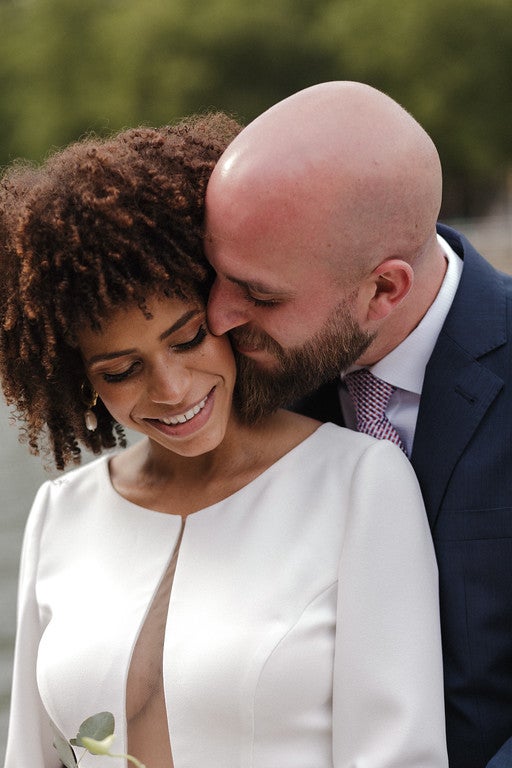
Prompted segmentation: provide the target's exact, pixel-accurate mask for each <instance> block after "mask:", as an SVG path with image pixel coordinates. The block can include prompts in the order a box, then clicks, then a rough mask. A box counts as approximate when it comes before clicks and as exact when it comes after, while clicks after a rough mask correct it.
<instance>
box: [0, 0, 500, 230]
mask: <svg viewBox="0 0 512 768" xmlns="http://www.w3.org/2000/svg"><path fill="white" fill-rule="evenodd" d="M511 75H512V3H511V2H510V0H428V2H426V0H385V2H384V1H383V0H0V165H5V164H6V163H8V162H9V161H10V160H12V159H14V158H16V157H24V158H28V159H31V160H34V161H38V160H40V159H41V158H42V157H44V156H45V155H46V154H47V152H48V151H49V149H50V148H52V147H55V146H60V145H62V144H65V143H67V142H69V141H71V140H73V139H75V138H77V137H79V136H81V135H83V134H84V133H87V132H89V131H96V132H99V133H104V132H108V131H111V130H115V129H118V128H122V127H125V126H131V125H137V124H140V123H145V124H150V125H151V124H153V125H157V124H162V123H166V122H170V121H173V120H175V119H177V118H178V117H180V116H182V115H184V114H188V113H191V112H196V111H204V110H207V109H211V108H219V109H224V110H226V111H229V112H231V113H232V114H235V115H236V116H237V117H238V118H239V119H241V120H242V122H247V121H249V120H250V119H252V118H253V117H254V116H256V115H257V114H258V113H259V112H261V111H263V110H264V109H265V108H267V107H268V106H270V105H271V104H272V103H274V102H276V101H277V100H279V99H281V98H284V97H285V96H287V95H289V94H290V93H292V92H294V91H296V90H299V89H300V88H304V87H306V86H308V85H312V84H313V83H316V82H320V81H323V80H333V79H354V80H362V81H365V82H368V83H370V84H372V85H375V86H376V87H378V88H381V89H382V90H384V91H386V92H387V93H389V94H390V95H391V96H393V98H395V99H397V100H398V101H399V102H400V103H402V104H403V105H404V106H405V107H406V108H407V109H409V110H410V111H411V112H412V113H413V114H414V116H415V117H416V118H417V119H418V120H419V121H420V122H421V123H422V124H423V125H424V126H425V128H426V129H427V130H428V131H429V133H430V134H431V135H432V137H433V138H434V140H435V141H436V143H437V145H438V147H439V150H440V153H441V158H442V161H443V166H444V169H445V177H446V193H445V212H446V213H447V214H449V215H470V214H475V213H481V212H484V211H485V209H486V207H487V206H488V204H489V203H490V202H491V201H492V200H493V198H494V197H495V196H496V194H497V193H498V192H500V191H502V190H503V189H504V188H505V184H506V179H507V176H510V167H511V165H512V141H511V138H510V137H511V129H510V126H511V124H512V77H511Z"/></svg>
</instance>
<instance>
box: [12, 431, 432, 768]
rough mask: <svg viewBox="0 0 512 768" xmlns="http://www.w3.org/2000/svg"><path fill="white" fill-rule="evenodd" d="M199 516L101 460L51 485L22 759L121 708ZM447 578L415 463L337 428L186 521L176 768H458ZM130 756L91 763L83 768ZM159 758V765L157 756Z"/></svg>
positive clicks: (38, 547) (16, 710)
mask: <svg viewBox="0 0 512 768" xmlns="http://www.w3.org/2000/svg"><path fill="white" fill-rule="evenodd" d="M181 527H182V519H181V518H180V517H179V516H174V515H172V514H163V513H159V512H154V511H151V510H148V509H145V508H142V507H139V506H137V505H135V504H133V503H131V502H129V501H127V500H126V499H124V498H122V497H121V496H120V495H119V494H118V493H117V492H116V491H115V489H114V488H113V486H112V484H111V482H110V477H109V470H108V458H106V457H102V458H101V459H98V460H96V461H95V462H93V463H91V464H88V465H86V466H84V467H83V468H80V469H78V470H74V471H72V472H69V473H68V474H66V475H64V476H62V477H61V478H59V479H58V480H55V481H50V482H47V483H45V484H44V485H43V486H42V488H41V489H40V491H39V493H38V495H37V497H36V500H35V502H34V505H33V508H32V511H31V514H30V517H29V521H28V523H27V528H26V533H25V540H24V546H23V555H22V564H21V576H20V591H19V616H18V635H17V643H16V653H15V669H14V682H13V695H12V708H11V722H10V732H9V738H8V745H7V757H6V763H5V768H43V766H44V768H56V767H57V766H59V765H60V763H59V760H58V758H57V755H56V752H55V750H54V749H53V747H52V732H51V730H50V728H49V724H48V723H49V720H50V719H51V720H53V722H54V723H55V724H56V725H57V727H58V728H59V729H60V730H61V732H62V733H63V734H65V735H66V737H67V738H69V737H71V736H74V735H75V734H76V731H77V729H78V726H79V725H80V723H81V722H82V720H84V719H85V718H86V717H88V716H89V715H92V714H94V713H96V712H98V711H101V710H109V711H111V712H113V713H114V715H115V718H116V734H117V738H116V743H115V745H114V750H113V751H115V752H123V751H125V750H126V717H125V710H126V681H127V675H128V670H129V667H130V660H131V655H132V653H133V649H134V646H135V643H136V640H137V637H138V634H139V632H140V629H141V627H142V626H143V624H144V620H145V617H146V615H147V612H148V609H149V606H150V605H151V602H152V599H153V597H154V595H155V594H156V592H157V590H158V586H159V583H160V581H161V579H162V578H163V575H164V574H165V572H166V570H167V567H168V565H169V562H170V558H171V557H172V554H173V551H174V549H175V547H176V543H177V541H178V538H179V536H180V531H181ZM437 599H438V598H437V571H436V565H435V559H434V553H433V548H432V543H431V539H430V533H429V530H428V526H427V522H426V517H425V513H424V509H423V504H422V501H421V497H420V493H419V490H418V486H417V482H416V479H415V477H414V474H413V472H412V469H411V468H410V466H409V463H408V462H407V460H406V459H405V457H404V456H403V454H402V453H401V451H400V450H399V449H397V448H396V447H395V446H393V445H391V443H389V442H387V441H380V442H377V441H374V440H373V439H372V438H368V437H366V436H365V435H359V434H356V433H354V432H350V431H348V430H345V429H341V428H339V427H335V426H333V425H332V424H325V425H323V426H321V427H319V428H318V430H317V431H316V432H315V433H314V434H313V435H311V436H310V437H309V438H307V439H306V440H305V441H304V442H302V443H301V444H300V445H298V446H297V447H296V448H294V449H293V450H291V451H290V452H289V453H288V454H286V455H285V456H284V457H282V458H281V459H280V460H279V461H277V462H276V463H275V464H274V465H273V466H271V467H270V468H269V469H268V470H266V471H265V472H264V473H263V474H262V475H260V476H259V477H257V478H256V479H255V480H253V481H252V482H251V483H249V485H247V486H246V487H244V488H242V489H241V490H239V491H237V492H236V493H234V494H233V495H232V496H230V497H228V498H227V499H225V500H223V501H221V502H219V503H217V504H214V505H212V506H210V507H207V508H205V509H202V510H200V511H198V512H196V513H194V514H191V515H189V516H188V517H187V518H186V521H185V524H184V529H183V535H182V540H181V544H180V547H179V553H178V558H177V563H176V569H175V574H174V581H173V584H172V591H171V596H170V601H169V608H168V614H167V622H166V629H165V643H164V649H163V678H164V679H163V686H164V691H165V699H166V707H167V717H168V727H169V734H170V740H171V745H172V752H173V758H174V764H175V768H391V767H393V768H441V766H443V767H444V766H446V765H447V758H446V749H445V740H444V714H443V692H442V667H441V643H440V633H439V620H438V603H437ZM103 765H106V766H109V765H111V766H112V768H115V766H116V765H117V766H119V765H121V761H114V760H110V759H109V758H100V757H93V756H90V755H87V756H86V757H85V758H84V759H83V761H82V763H81V766H83V768H88V767H89V766H91V767H93V766H96V767H97V768H100V766H103ZM147 768H151V766H148V767H147Z"/></svg>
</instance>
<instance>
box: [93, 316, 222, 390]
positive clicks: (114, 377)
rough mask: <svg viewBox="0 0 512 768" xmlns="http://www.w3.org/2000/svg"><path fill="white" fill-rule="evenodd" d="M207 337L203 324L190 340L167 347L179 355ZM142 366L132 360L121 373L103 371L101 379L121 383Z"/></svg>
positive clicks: (110, 382)
mask: <svg viewBox="0 0 512 768" xmlns="http://www.w3.org/2000/svg"><path fill="white" fill-rule="evenodd" d="M207 335H208V330H207V328H206V326H205V325H204V324H201V325H200V326H199V328H198V329H197V332H196V333H195V334H194V336H193V337H192V338H191V339H188V340H187V341H181V342H179V343H175V344H171V345H170V346H169V349H170V350H172V351H173V352H177V353H178V354H181V353H183V352H188V351H189V350H192V349H195V348H196V347H198V346H199V345H200V344H202V343H203V341H204V340H205V339H206V337H207ZM141 365H142V362H141V361H139V360H134V361H133V362H132V363H131V364H130V365H129V366H128V367H127V368H125V369H123V370H122V371H116V372H114V371H104V372H103V373H102V374H101V377H102V378H103V380H104V381H106V382H107V383H109V384H116V383H118V382H121V381H125V380H126V379H128V378H130V377H131V376H133V375H134V374H136V373H137V372H138V371H139V369H140V367H141Z"/></svg>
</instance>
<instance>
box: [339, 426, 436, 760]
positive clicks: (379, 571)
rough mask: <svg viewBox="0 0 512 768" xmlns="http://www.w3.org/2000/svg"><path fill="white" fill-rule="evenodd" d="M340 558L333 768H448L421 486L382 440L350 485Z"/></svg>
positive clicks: (365, 456)
mask: <svg viewBox="0 0 512 768" xmlns="http://www.w3.org/2000/svg"><path fill="white" fill-rule="evenodd" d="M350 496H351V504H350V509H349V510H348V519H347V529H346V536H345V541H344V545H343V551H342V555H341V561H340V573H339V597H338V616H337V637H336V652H335V671H334V699H333V708H334V711H333V754H334V766H335V768H359V767H361V768H363V766H364V768H444V767H445V766H447V765H448V759H447V754H446V740H445V721H444V700H443V677H442V656H441V637H440V626H439V603H438V580H437V566H436V562H435V556H434V549H433V544H432V540H431V535H430V531H429V528H428V523H427V518H426V514H425V509H424V506H423V501H422V498H421V494H420V490H419V486H418V483H417V480H416V477H415V475H414V472H413V470H412V468H411V466H410V464H409V462H408V461H407V459H406V458H405V456H404V455H403V454H402V452H401V451H400V450H399V449H398V448H396V447H395V446H393V445H392V444H391V443H389V442H388V441H385V440H382V441H379V442H378V443H375V444H374V445H372V446H371V447H370V448H368V449H367V450H366V451H365V453H364V454H363V456H362V458H361V460H360V462H359V464H358V467H357V469H356V472H355V474H354V477H353V480H352V488H351V494H350Z"/></svg>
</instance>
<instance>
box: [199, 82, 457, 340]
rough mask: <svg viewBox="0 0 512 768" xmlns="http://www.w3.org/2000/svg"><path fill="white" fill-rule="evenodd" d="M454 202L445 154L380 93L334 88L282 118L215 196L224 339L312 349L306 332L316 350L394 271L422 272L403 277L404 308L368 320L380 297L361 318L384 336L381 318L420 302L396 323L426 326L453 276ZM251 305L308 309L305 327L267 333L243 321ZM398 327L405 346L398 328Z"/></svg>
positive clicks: (212, 244)
mask: <svg viewBox="0 0 512 768" xmlns="http://www.w3.org/2000/svg"><path fill="white" fill-rule="evenodd" d="M441 188H442V181H441V167H440V162H439V157H438V153H437V151H436V148H435V146H434V144H433V142H432V140H431V139H430V137H429V136H428V134H427V133H426V132H425V131H424V130H423V128H422V127H421V126H420V125H419V124H418V123H417V121H416V120H414V118H413V117H411V115H410V114H408V112H406V111H405V110H404V109H403V108H402V107H401V106H400V105H399V104H397V103H396V102H395V101H393V99H391V98H389V97H388V96H386V95H385V94H383V93H381V92H380V91H378V90H376V89H375V88H372V87H370V86H368V85H364V84H362V83H354V82H330V83H323V84H320V85H315V86H313V87H311V88H306V89H304V90H302V91H299V92H298V93H296V94H294V95H293V96H290V97H289V98H287V99H284V100H283V101H281V102H279V103H278V104H276V105H275V106H273V107H271V108H270V109H269V110H267V111H266V112H264V113H263V114H262V115H260V116H259V117H258V118H256V119H255V120H254V121H253V122H252V123H250V124H249V125H248V126H247V127H246V128H244V130H243V131H241V133H240V134H239V135H238V136H237V137H236V138H235V139H234V141H233V142H232V143H231V144H230V145H229V147H228V148H227V150H226V151H225V152H224V154H223V155H222V157H221V158H220V160H219V162H218V164H217V166H216V168H215V170H214V172H213V174H212V177H211V179H210V182H209V185H208V191H207V199H206V211H207V215H206V229H207V238H206V250H207V255H208V258H209V259H210V261H211V263H212V265H213V267H214V269H215V270H216V272H217V275H218V277H217V281H216V283H215V285H214V290H213V292H212V297H211V300H210V307H209V319H210V324H211V326H212V328H213V330H214V332H218V333H220V332H223V331H225V330H229V329H230V328H233V327H235V326H237V325H244V324H246V325H251V326H254V327H256V328H259V329H264V330H265V331H266V332H267V334H268V335H271V336H272V337H273V338H274V339H275V340H278V341H280V343H283V342H285V344H283V346H284V347H285V348H288V347H291V346H293V345H294V343H297V342H298V341H300V334H298V333H294V332H293V329H295V331H297V328H298V327H299V324H301V326H302V328H303V329H304V328H305V331H304V333H306V335H307V337H308V338H313V336H314V334H315V333H317V332H319V331H320V330H321V326H320V319H325V318H327V317H328V316H329V313H331V316H332V312H333V311H339V310H340V306H341V303H342V302H345V304H346V303H347V302H349V301H352V298H353V296H354V295H355V292H356V293H357V292H358V291H359V292H360V293H361V291H360V289H361V286H362V280H363V279H364V277H365V276H366V275H369V274H370V273H372V272H373V271H374V270H375V269H377V268H378V267H379V265H381V264H382V263H386V264H387V263H388V262H389V263H390V262H391V261H392V260H395V262H396V261H397V260H399V261H400V262H401V264H402V265H404V264H405V265H406V267H411V269H410V270H409V272H408V271H407V268H406V269H405V271H403V270H402V272H401V274H400V276H399V277H400V281H401V285H400V286H399V287H397V291H398V289H399V292H400V301H398V299H397V300H396V301H394V303H393V305H392V307H391V304H389V302H388V305H386V306H384V304H381V306H380V307H379V308H378V309H375V310H372V309H371V308H368V307H367V306H363V303H362V302H363V299H364V301H367V303H368V302H369V301H370V298H371V290H373V289H372V288H371V286H369V287H368V289H365V291H363V294H364V296H363V298H362V299H361V301H360V302H359V306H356V305H355V304H354V305H353V308H354V317H355V318H356V320H357V322H358V323H359V325H362V323H363V322H367V326H368V330H369V331H370V332H371V333H372V334H373V333H377V331H378V332H379V333H381V330H382V329H381V325H382V323H380V324H379V327H378V328H377V326H376V325H375V324H374V323H372V320H371V318H373V317H378V318H379V320H380V319H381V318H382V317H383V316H384V315H385V314H389V313H390V311H391V308H392V309H393V310H394V309H395V307H397V306H398V305H399V304H401V303H402V302H403V299H404V298H405V297H406V296H407V295H408V294H411V295H414V294H416V295H415V297H414V298H415V300H414V301H410V302H409V304H410V317H408V318H406V321H405V322H404V321H403V318H400V322H398V320H396V325H397V326H398V325H400V327H401V328H404V329H407V328H408V327H410V326H413V325H414V324H415V322H417V321H418V319H419V318H418V317H417V316H416V315H417V312H419V311H420V310H425V309H426V307H427V306H428V304H429V302H431V301H432V300H433V297H434V296H435V292H436V291H437V289H438V287H439V280H440V276H442V275H441V272H442V269H443V263H444V262H443V257H442V256H441V255H440V249H439V247H438V245H437V241H436V230H435V225H436V220H437V216H438V213H439V209H440V205H441ZM433 263H435V265H436V269H432V265H433ZM413 272H414V275H415V276H417V277H419V280H418V281H417V282H416V285H415V288H414V291H412V289H411V286H412V285H413V282H414V281H413ZM397 274H398V273H397ZM378 278H379V275H378V274H377V275H376V277H375V278H374V282H375V285H376V288H375V290H377V289H378V288H379V286H382V280H380V282H379V280H378ZM372 279H373V278H372ZM393 279H394V277H393ZM388 284H389V285H390V284H391V283H389V281H388ZM395 285H396V286H398V283H396V281H395ZM235 289H237V290H238V293H236V291H235ZM243 292H245V294H246V296H245V298H246V299H247V298H248V299H249V300H254V299H256V300H257V301H259V302H260V303H259V305H257V306H259V307H260V308H261V304H262V302H264V301H267V304H268V298H266V297H269V298H270V299H271V300H272V302H273V305H272V306H274V307H276V306H279V307H280V308H283V307H284V306H285V305H288V307H289V308H290V307H291V305H292V304H295V306H296V307H297V316H296V317H293V318H290V317H285V316H284V309H283V310H282V312H281V324H280V325H279V327H277V323H272V322H271V321H270V320H268V321H267V319H266V318H264V320H260V318H261V317H262V312H263V311H264V310H263V309H261V311H259V310H258V312H259V314H258V316H257V317H256V313H249V312H248V311H247V308H246V309H245V311H244V308H243V301H242V299H243ZM306 294H307V295H306ZM388 294H389V295H391V293H390V291H388ZM397 296H398V293H397V294H396V296H395V299H396V298H397ZM301 297H302V298H303V302H302V303H301V302H300V300H299V299H300V298H301ZM351 297H352V298H351ZM420 299H421V300H420ZM299 305H300V307H301V310H302V311H301V312H300V313H299V310H298V307H299ZM356 310H357V312H358V313H359V314H358V315H356ZM401 312H402V315H403V314H404V310H403V308H402V310H401ZM277 314H278V313H277V312H275V311H274V314H273V316H274V317H276V318H277ZM269 317H270V315H269ZM395 319H396V318H395ZM393 322H394V321H393ZM386 325H387V328H388V329H389V334H390V335H392V336H394V335H396V334H395V332H394V329H393V323H392V322H388V321H386ZM272 326H274V327H272ZM285 329H290V333H288V334H286V333H285ZM269 330H271V331H272V333H270V332H269Z"/></svg>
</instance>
